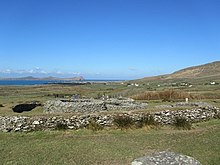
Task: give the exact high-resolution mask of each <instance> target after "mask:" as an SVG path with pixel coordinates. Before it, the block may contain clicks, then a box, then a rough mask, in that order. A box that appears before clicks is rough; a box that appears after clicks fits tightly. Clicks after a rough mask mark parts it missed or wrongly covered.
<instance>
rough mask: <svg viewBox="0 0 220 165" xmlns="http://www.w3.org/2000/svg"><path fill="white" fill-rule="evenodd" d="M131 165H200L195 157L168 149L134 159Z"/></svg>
mask: <svg viewBox="0 0 220 165" xmlns="http://www.w3.org/2000/svg"><path fill="white" fill-rule="evenodd" d="M131 165H201V163H200V162H199V161H197V160H196V159H194V158H192V157H190V156H186V155H181V154H177V153H174V152H169V151H162V152H157V153H154V154H152V155H150V156H145V157H141V158H137V159H135V160H134V161H133V162H132V163H131Z"/></svg>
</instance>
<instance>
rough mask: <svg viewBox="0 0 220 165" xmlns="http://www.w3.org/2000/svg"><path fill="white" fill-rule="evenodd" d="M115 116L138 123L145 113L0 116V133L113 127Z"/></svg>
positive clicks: (169, 115) (192, 117)
mask: <svg viewBox="0 0 220 165" xmlns="http://www.w3.org/2000/svg"><path fill="white" fill-rule="evenodd" d="M219 114H220V109H219V108H216V107H208V108H194V109H191V110H179V111H170V110H165V111H160V112H155V113H152V114H151V115H152V116H153V117H154V119H155V120H156V121H157V122H159V123H160V124H162V125H166V124H173V123H174V121H175V117H178V116H181V117H184V118H186V119H187V120H189V121H191V122H200V121H206V120H209V119H213V118H215V117H216V116H217V115H219ZM116 115H121V116H130V117H131V118H133V120H134V121H139V120H140V119H141V118H142V117H143V116H144V115H146V113H122V114H108V115H103V114H87V115H80V116H71V117H62V116H56V117H25V116H0V131H4V132H9V131H34V130H42V129H43V130H47V129H49V130H50V129H56V128H57V126H58V125H59V124H62V125H65V126H66V127H67V128H68V129H80V128H85V127H86V126H87V125H88V124H89V122H90V121H91V120H93V121H95V122H97V123H99V124H100V125H102V126H105V127H111V126H113V120H114V117H115V116H116Z"/></svg>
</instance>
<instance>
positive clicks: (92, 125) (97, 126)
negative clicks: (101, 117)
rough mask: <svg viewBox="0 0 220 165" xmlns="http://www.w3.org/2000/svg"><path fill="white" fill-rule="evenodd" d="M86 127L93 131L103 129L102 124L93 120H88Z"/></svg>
mask: <svg viewBox="0 0 220 165" xmlns="http://www.w3.org/2000/svg"><path fill="white" fill-rule="evenodd" d="M86 128H87V129H90V130H92V131H93V132H94V131H99V130H102V129H103V126H102V125H101V124H99V123H97V122H96V121H95V120H91V121H89V124H88V125H87V126H86Z"/></svg>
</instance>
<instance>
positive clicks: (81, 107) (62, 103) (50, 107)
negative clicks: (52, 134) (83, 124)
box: [44, 98, 147, 113]
mask: <svg viewBox="0 0 220 165" xmlns="http://www.w3.org/2000/svg"><path fill="white" fill-rule="evenodd" d="M146 107H147V103H139V102H135V101H134V100H133V99H128V98H123V99H113V98H111V99H106V100H99V99H72V100H49V101H47V102H46V103H45V104H44V112H45V113H69V112H80V113H93V112H101V111H109V110H137V109H145V108H146Z"/></svg>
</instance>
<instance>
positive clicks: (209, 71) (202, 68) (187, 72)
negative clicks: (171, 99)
mask: <svg viewBox="0 0 220 165" xmlns="http://www.w3.org/2000/svg"><path fill="white" fill-rule="evenodd" d="M201 78H214V79H216V78H218V79H220V61H216V62H212V63H208V64H204V65H199V66H193V67H188V68H185V69H181V70H179V71H176V72H174V73H171V74H167V75H160V76H154V77H145V78H143V79H140V80H141V81H146V80H147V81H153V80H172V79H201Z"/></svg>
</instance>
